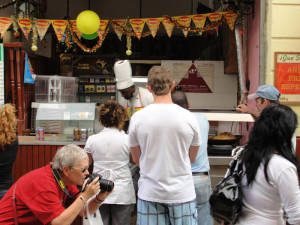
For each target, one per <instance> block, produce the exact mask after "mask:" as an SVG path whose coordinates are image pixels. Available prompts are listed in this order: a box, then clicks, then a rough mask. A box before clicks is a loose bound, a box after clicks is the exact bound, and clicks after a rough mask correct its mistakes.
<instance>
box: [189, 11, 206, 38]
mask: <svg viewBox="0 0 300 225" xmlns="http://www.w3.org/2000/svg"><path fill="white" fill-rule="evenodd" d="M206 17H207V15H206V14H197V15H194V16H192V20H193V22H194V24H195V27H196V28H198V29H199V30H200V31H199V34H200V35H202V29H203V27H204V25H205V21H206Z"/></svg>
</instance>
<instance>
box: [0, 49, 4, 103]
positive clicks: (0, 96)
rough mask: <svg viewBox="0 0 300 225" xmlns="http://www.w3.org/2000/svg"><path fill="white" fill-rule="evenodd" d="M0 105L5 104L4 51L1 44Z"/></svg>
mask: <svg viewBox="0 0 300 225" xmlns="http://www.w3.org/2000/svg"><path fill="white" fill-rule="evenodd" d="M0 104H1V105H3V104H4V49H3V44H0Z"/></svg>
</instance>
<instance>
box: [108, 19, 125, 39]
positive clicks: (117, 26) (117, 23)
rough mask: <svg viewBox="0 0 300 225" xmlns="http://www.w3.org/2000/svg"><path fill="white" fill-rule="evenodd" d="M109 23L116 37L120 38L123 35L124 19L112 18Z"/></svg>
mask: <svg viewBox="0 0 300 225" xmlns="http://www.w3.org/2000/svg"><path fill="white" fill-rule="evenodd" d="M111 25H112V27H113V29H114V31H115V33H116V34H117V36H118V38H119V39H120V40H121V38H122V35H123V28H124V26H125V20H113V21H112V24H111Z"/></svg>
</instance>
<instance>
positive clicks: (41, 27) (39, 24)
mask: <svg viewBox="0 0 300 225" xmlns="http://www.w3.org/2000/svg"><path fill="white" fill-rule="evenodd" d="M50 24H51V20H43V19H37V20H36V28H37V31H38V34H39V37H40V40H43V38H44V37H45V34H46V32H47V30H48V28H49V26H50Z"/></svg>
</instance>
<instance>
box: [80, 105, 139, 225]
mask: <svg viewBox="0 0 300 225" xmlns="http://www.w3.org/2000/svg"><path fill="white" fill-rule="evenodd" d="M125 119H126V111H125V108H124V107H123V106H121V105H120V104H119V103H117V102H116V101H113V100H110V101H108V102H106V103H104V104H102V105H101V106H100V107H99V122H100V123H101V124H102V125H103V126H104V129H103V130H102V131H100V132H99V133H98V134H95V135H92V136H90V137H89V138H88V140H87V143H86V145H85V150H86V152H87V153H88V155H89V156H90V157H91V158H92V159H93V160H90V163H92V161H94V171H93V172H94V173H97V174H103V173H105V172H106V171H107V170H111V171H112V173H113V174H114V183H115V187H114V191H113V192H112V193H111V195H110V196H109V197H108V198H107V199H106V200H105V201H104V203H103V205H102V206H101V208H100V213H101V217H102V220H103V224H104V225H130V216H131V212H132V210H133V206H134V204H135V203H136V198H135V191H134V187H133V182H132V177H131V172H130V169H129V160H130V150H129V146H128V135H127V134H125V132H124V131H123V130H122V128H123V125H124V122H125Z"/></svg>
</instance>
